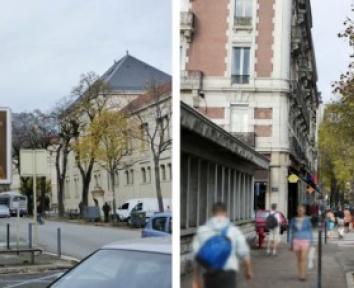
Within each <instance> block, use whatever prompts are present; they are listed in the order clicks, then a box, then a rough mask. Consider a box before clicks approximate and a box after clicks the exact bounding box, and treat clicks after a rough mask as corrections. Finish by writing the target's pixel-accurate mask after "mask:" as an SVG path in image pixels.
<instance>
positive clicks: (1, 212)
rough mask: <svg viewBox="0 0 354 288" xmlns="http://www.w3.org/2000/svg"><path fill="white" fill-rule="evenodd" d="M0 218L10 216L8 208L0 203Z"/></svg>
mask: <svg viewBox="0 0 354 288" xmlns="http://www.w3.org/2000/svg"><path fill="white" fill-rule="evenodd" d="M0 218H10V209H9V207H7V206H6V205H0Z"/></svg>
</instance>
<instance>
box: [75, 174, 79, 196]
mask: <svg viewBox="0 0 354 288" xmlns="http://www.w3.org/2000/svg"><path fill="white" fill-rule="evenodd" d="M74 181H75V182H74V183H75V197H76V198H79V197H80V195H79V178H75V179H74Z"/></svg>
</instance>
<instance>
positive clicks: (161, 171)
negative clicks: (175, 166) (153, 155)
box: [160, 165, 166, 181]
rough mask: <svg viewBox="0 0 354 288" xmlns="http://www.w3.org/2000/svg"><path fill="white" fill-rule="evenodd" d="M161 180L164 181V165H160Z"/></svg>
mask: <svg viewBox="0 0 354 288" xmlns="http://www.w3.org/2000/svg"><path fill="white" fill-rule="evenodd" d="M160 173H161V180H162V181H165V180H166V167H165V165H160Z"/></svg>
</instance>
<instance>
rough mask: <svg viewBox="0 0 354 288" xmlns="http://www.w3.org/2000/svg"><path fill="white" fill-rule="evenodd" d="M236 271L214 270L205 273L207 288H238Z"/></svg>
mask: <svg viewBox="0 0 354 288" xmlns="http://www.w3.org/2000/svg"><path fill="white" fill-rule="evenodd" d="M236 274H237V273H236V271H231V270H230V271H213V272H206V273H205V274H204V287H205V288H236V287H237V286H236Z"/></svg>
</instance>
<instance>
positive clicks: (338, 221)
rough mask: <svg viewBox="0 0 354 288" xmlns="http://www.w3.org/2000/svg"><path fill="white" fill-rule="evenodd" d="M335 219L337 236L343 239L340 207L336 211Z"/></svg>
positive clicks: (342, 219)
mask: <svg viewBox="0 0 354 288" xmlns="http://www.w3.org/2000/svg"><path fill="white" fill-rule="evenodd" d="M336 217H337V218H336V220H337V232H338V238H339V239H343V237H344V212H343V210H342V208H339V209H338V211H337V213H336Z"/></svg>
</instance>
